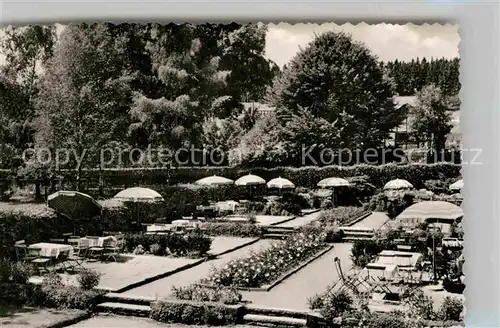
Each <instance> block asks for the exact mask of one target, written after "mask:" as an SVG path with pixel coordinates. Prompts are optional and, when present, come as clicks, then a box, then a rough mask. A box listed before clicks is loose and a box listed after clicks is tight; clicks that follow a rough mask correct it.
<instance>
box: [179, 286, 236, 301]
mask: <svg viewBox="0 0 500 328" xmlns="http://www.w3.org/2000/svg"><path fill="white" fill-rule="evenodd" d="M172 296H173V297H174V298H175V299H178V300H185V301H195V302H219V303H223V304H228V305H235V304H238V303H240V302H241V298H242V295H241V294H240V293H239V292H238V290H237V289H236V288H233V287H225V286H217V287H216V288H207V287H203V286H199V285H197V284H192V285H189V286H181V287H175V286H174V287H173V288H172Z"/></svg>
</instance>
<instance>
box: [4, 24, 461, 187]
mask: <svg viewBox="0 0 500 328" xmlns="http://www.w3.org/2000/svg"><path fill="white" fill-rule="evenodd" d="M56 30H58V29H56V27H55V26H28V27H24V28H13V27H8V28H6V29H5V34H4V35H3V37H2V40H1V45H0V46H1V47H0V48H1V51H2V54H3V55H4V56H5V59H6V60H5V62H6V63H5V65H3V66H2V67H1V70H0V98H1V104H0V123H1V125H0V141H1V145H2V149H1V155H0V156H1V158H0V160H1V162H2V164H1V165H2V167H3V168H9V169H12V171H13V172H16V170H18V169H20V170H18V171H17V174H18V175H19V176H23V177H29V178H35V179H44V180H47V179H49V176H50V174H48V173H50V172H52V170H54V169H57V167H54V165H53V164H54V163H51V165H43V164H40V163H38V164H36V165H31V164H26V163H25V164H24V165H20V161H19V160H18V159H19V157H20V155H21V154H22V152H23V150H24V149H26V148H30V147H33V146H35V147H38V148H39V149H40V148H46V149H49V150H50V151H52V153H51V155H52V159H54V156H55V152H56V150H57V149H59V150H60V151H64V150H66V151H67V152H69V154H62V156H64V158H63V161H66V158H65V157H66V156H67V155H69V158H68V159H67V160H68V161H69V163H67V165H66V167H72V168H88V167H98V166H99V161H100V158H99V157H100V155H101V153H100V152H101V151H102V150H103V149H104V148H112V149H115V150H116V149H119V150H120V151H125V153H126V151H127V150H130V149H131V148H132V147H139V148H141V149H143V150H146V149H147V148H148V147H152V148H161V149H167V150H169V151H172V150H174V151H175V150H177V149H179V148H181V147H190V148H191V147H193V146H194V147H196V148H200V149H201V148H203V149H207V150H214V149H216V150H219V151H221V152H223V153H224V154H226V155H228V156H226V157H227V158H228V161H226V162H224V163H225V164H235V165H259V166H260V165H263V166H273V165H278V164H279V165H297V164H299V165H300V160H301V157H302V155H303V149H304V147H305V148H311V147H312V148H315V149H316V150H317V151H320V150H322V149H326V148H328V149H344V148H349V149H362V148H366V147H378V146H380V145H381V144H382V143H383V141H384V140H385V139H386V138H387V137H388V134H389V132H390V131H391V130H392V129H393V128H394V127H396V126H397V125H399V124H400V122H401V121H402V119H403V116H404V115H405V114H406V113H404V112H403V111H401V110H398V109H397V108H396V107H395V105H394V96H395V95H397V93H399V94H400V95H406V94H411V95H413V94H414V93H415V92H414V90H420V91H419V93H418V94H417V97H418V106H416V107H415V113H414V114H415V115H416V116H417V117H418V122H416V123H415V126H414V127H413V128H414V129H415V131H416V133H417V134H419V137H420V138H421V139H422V140H424V139H425V140H429V139H432V141H433V143H434V144H435V146H436V147H441V145H442V140H443V137H444V136H446V134H448V133H449V124H448V123H449V119H448V117H447V114H446V113H445V112H446V111H447V110H454V109H458V103H459V102H458V98H457V96H456V95H457V91H458V59H457V60H451V61H450V60H434V61H429V62H428V61H426V60H415V61H413V62H409V63H402V62H398V61H395V62H389V63H380V62H379V61H378V60H377V58H376V57H375V56H374V55H372V53H371V52H370V51H369V50H368V49H367V48H366V46H364V45H363V44H361V43H359V42H355V41H353V40H352V38H351V37H350V36H349V35H346V34H343V33H335V32H327V33H324V34H322V35H319V36H317V37H316V38H315V39H314V40H313V41H312V42H311V43H310V44H308V45H307V46H306V47H305V48H304V49H301V50H300V51H299V52H298V53H297V55H296V56H295V57H294V58H293V59H292V60H291V61H290V62H289V63H287V65H285V66H284V67H283V69H282V70H280V69H279V68H278V66H277V65H276V64H275V63H273V62H272V61H270V60H268V59H267V58H266V56H265V46H266V44H265V42H266V32H267V29H266V26H265V25H263V24H245V25H238V24H227V25H222V24H218V25H217V24H202V25H191V24H183V25H176V24H169V25H161V24H156V23H149V24H138V23H128V24H120V25H114V24H109V23H102V24H73V25H69V26H66V27H65V28H64V29H63V32H62V34H60V35H57V34H56ZM430 84H434V85H435V86H428V85H430ZM427 86H428V87H427ZM254 103H256V104H257V105H256V107H255V108H254V105H253V104H254ZM259 103H260V104H266V106H269V107H275V109H276V110H275V111H271V112H267V114H266V115H264V116H263V115H261V114H260V112H259V110H258V109H257V108H258V106H260V105H259ZM249 105H251V106H249ZM313 153H314V152H313ZM46 155H48V154H46ZM151 155H152V156H156V154H155V153H153V154H151ZM332 155H333V154H332ZM82 156H83V157H82ZM128 158H129V154H126V158H125V159H124V161H122V159H123V158H120V162H121V164H123V165H127V166H128V165H130V164H131V163H129V162H128V161H129V160H128ZM136 159H137V158H136ZM154 159H156V158H154ZM120 162H119V163H117V162H114V163H113V165H117V164H120ZM149 163H158V162H157V161H154V162H149ZM60 164H61V163H60ZM145 164H146V163H145V162H141V165H145ZM151 165H153V164H151ZM59 168H61V166H60V167H59Z"/></svg>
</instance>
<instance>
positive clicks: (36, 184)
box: [35, 181, 42, 200]
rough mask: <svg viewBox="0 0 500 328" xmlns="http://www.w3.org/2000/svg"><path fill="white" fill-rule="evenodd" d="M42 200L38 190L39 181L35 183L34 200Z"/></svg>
mask: <svg viewBox="0 0 500 328" xmlns="http://www.w3.org/2000/svg"><path fill="white" fill-rule="evenodd" d="M41 198H42V192H41V188H40V181H37V182H35V199H37V200H39V199H41Z"/></svg>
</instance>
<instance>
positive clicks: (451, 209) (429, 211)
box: [396, 201, 464, 223]
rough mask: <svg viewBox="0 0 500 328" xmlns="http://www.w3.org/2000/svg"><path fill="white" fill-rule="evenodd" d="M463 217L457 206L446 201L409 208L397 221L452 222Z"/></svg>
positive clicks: (420, 204) (426, 202)
mask: <svg viewBox="0 0 500 328" xmlns="http://www.w3.org/2000/svg"><path fill="white" fill-rule="evenodd" d="M463 216H464V212H463V210H462V209H461V208H460V207H459V206H457V205H455V204H452V203H449V202H444V201H425V202H420V203H416V204H413V205H412V206H410V207H408V208H407V209H405V210H404V211H403V212H402V213H401V214H399V215H398V216H397V218H396V219H398V220H408V219H409V220H417V221H419V222H421V223H424V222H425V221H426V220H428V219H437V220H446V221H450V220H456V219H459V218H461V217H463Z"/></svg>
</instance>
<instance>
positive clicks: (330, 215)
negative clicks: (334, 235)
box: [318, 206, 366, 226]
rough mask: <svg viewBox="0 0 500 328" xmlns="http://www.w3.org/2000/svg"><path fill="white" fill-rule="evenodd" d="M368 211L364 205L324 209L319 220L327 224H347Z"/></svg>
mask: <svg viewBox="0 0 500 328" xmlns="http://www.w3.org/2000/svg"><path fill="white" fill-rule="evenodd" d="M364 213H366V210H365V209H364V208H363V207H355V206H349V207H336V208H332V209H329V210H326V211H323V212H322V213H321V214H320V216H319V218H318V220H319V221H320V222H322V223H325V224H336V225H340V226H342V225H346V224H349V223H350V222H351V221H352V220H355V219H357V218H359V217H360V216H361V215H363V214H364Z"/></svg>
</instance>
